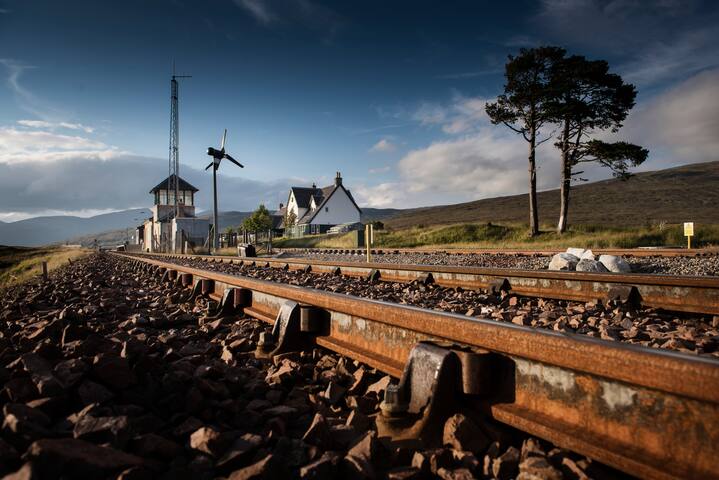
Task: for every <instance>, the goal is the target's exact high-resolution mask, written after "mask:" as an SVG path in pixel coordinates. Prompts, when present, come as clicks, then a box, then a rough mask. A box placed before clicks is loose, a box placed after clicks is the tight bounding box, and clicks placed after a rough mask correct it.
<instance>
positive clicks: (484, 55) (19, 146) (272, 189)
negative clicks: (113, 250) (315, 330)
mask: <svg viewBox="0 0 719 480" xmlns="http://www.w3.org/2000/svg"><path fill="white" fill-rule="evenodd" d="M539 45H557V46H561V47H564V48H566V49H567V50H568V52H569V53H570V54H580V55H585V56H586V57H587V58H590V59H603V60H607V61H608V62H609V64H610V67H611V70H612V71H613V72H615V73H618V74H620V75H621V76H622V77H623V78H624V79H625V81H627V82H631V83H633V84H634V85H635V86H636V87H637V90H638V92H639V94H638V97H637V104H636V106H635V108H634V109H633V110H632V112H631V114H630V116H629V118H628V119H627V121H626V122H625V126H624V127H623V128H622V130H621V131H620V132H618V134H617V135H616V139H622V140H627V141H631V142H634V143H638V144H640V145H642V146H644V147H646V148H648V149H649V150H650V156H649V159H648V160H647V161H646V162H645V164H644V165H643V166H641V167H640V168H639V169H638V170H656V169H660V168H668V167H671V166H676V165H682V164H687V163H694V162H704V161H714V160H719V157H718V156H717V153H716V152H717V151H719V135H718V134H717V132H719V91H718V90H719V2H715V1H707V2H702V1H692V0H685V1H680V0H645V1H641V0H542V1H526V2H489V1H486V2H482V1H466V2H462V1H436V2H429V1H423V0H414V1H406V2H405V1H399V0H398V1H392V2H388V1H374V0H366V1H362V2H357V1H347V2H339V1H335V2H321V1H319V0H268V1H262V0H206V1H190V0H155V1H152V2H147V1H146V0H126V1H123V2H109V1H97V0H87V1H79V0H67V1H63V2H57V1H53V0H0V221H16V220H21V219H24V218H28V217H32V216H39V215H48V214H56V215H80V216H89V215H93V214H97V213H104V212H109V211H115V210H123V209H127V208H136V207H147V206H149V204H151V201H152V198H151V196H150V195H149V194H148V192H149V190H150V189H151V188H152V187H153V186H154V185H156V184H157V183H159V182H160V181H161V180H163V179H164V178H165V177H166V176H167V170H168V145H169V124H170V77H171V75H172V72H173V62H174V65H175V69H176V72H177V73H178V74H186V75H191V76H192V77H191V78H187V79H181V80H180V161H181V167H180V175H181V176H182V177H183V178H185V179H186V180H188V181H189V182H190V183H192V184H194V185H195V186H196V187H197V188H199V189H200V192H199V194H198V197H197V203H198V207H199V208H200V209H207V208H209V206H210V198H211V193H212V190H211V185H212V183H211V182H212V179H211V174H210V172H209V171H207V172H206V171H204V167H205V166H206V165H207V163H208V162H209V157H207V155H206V153H205V151H206V148H207V147H208V146H215V147H216V146H218V144H219V142H220V136H221V134H222V131H223V129H225V128H226V129H227V130H228V134H227V151H228V152H229V153H230V154H231V155H233V157H235V158H236V159H238V160H239V161H240V162H241V163H243V164H244V165H245V167H246V168H244V169H242V170H240V169H239V168H237V167H235V166H234V165H232V164H230V163H223V165H222V166H221V169H220V173H221V175H220V177H219V179H218V183H219V192H220V193H219V196H220V209H221V210H251V209H254V208H255V207H256V206H257V205H258V204H259V203H265V204H266V205H268V207H269V208H271V209H274V208H277V206H278V204H279V202H286V199H287V193H288V191H287V189H288V187H289V186H290V185H300V186H301V185H309V184H311V183H312V182H316V183H317V184H318V185H320V186H323V185H327V184H330V183H331V182H332V179H333V178H334V176H335V172H336V171H340V172H341V173H342V176H343V178H344V184H345V185H346V186H347V187H348V188H349V189H351V191H352V193H353V195H354V196H355V198H356V199H357V201H358V203H359V204H360V206H363V207H378V208H390V207H392V208H407V207H416V206H425V205H437V204H449V203H457V202H462V201H470V200H475V199H479V198H486V197H494V196H501V195H512V194H517V193H524V192H526V191H527V184H528V181H527V160H526V156H527V152H526V150H527V145H526V142H524V141H523V140H522V139H521V138H519V137H518V136H517V135H516V134H514V133H513V132H511V131H510V130H509V129H507V128H505V127H502V126H494V125H491V123H490V122H489V121H488V119H487V116H486V114H485V112H484V105H485V103H486V102H487V101H492V100H493V99H494V98H496V96H497V95H498V94H500V93H501V91H502V88H503V84H504V78H503V71H504V64H505V62H506V59H507V56H508V55H510V54H516V53H518V51H519V49H520V48H523V47H533V46H539ZM551 133H552V131H551V129H550V130H547V131H545V132H544V134H545V135H550V134H551ZM538 155H539V173H538V183H539V187H540V189H551V188H556V187H557V186H558V184H559V175H560V172H559V159H558V157H559V155H558V152H557V150H556V148H554V147H553V146H552V142H551V141H550V142H545V143H544V144H543V145H542V146H541V147H540V149H539V154H538ZM609 176H611V174H610V172H608V171H606V170H605V169H602V168H600V167H598V166H597V167H590V168H588V169H587V171H586V173H585V175H584V177H588V178H590V179H592V180H596V179H601V178H607V177H609Z"/></svg>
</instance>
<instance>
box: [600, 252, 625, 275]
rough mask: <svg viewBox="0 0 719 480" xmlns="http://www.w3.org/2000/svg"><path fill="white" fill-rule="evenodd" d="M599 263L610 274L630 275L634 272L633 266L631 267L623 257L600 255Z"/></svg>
mask: <svg viewBox="0 0 719 480" xmlns="http://www.w3.org/2000/svg"><path fill="white" fill-rule="evenodd" d="M599 261H600V262H601V263H602V265H604V266H605V267H606V268H607V270H609V271H610V272H614V273H630V272H631V271H632V266H631V265H629V262H627V261H626V260H624V259H623V258H622V257H617V256H616V255H600V256H599Z"/></svg>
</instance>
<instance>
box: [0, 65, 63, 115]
mask: <svg viewBox="0 0 719 480" xmlns="http://www.w3.org/2000/svg"><path fill="white" fill-rule="evenodd" d="M0 65H3V66H4V67H5V69H6V70H7V72H8V76H7V79H6V84H7V86H8V87H9V88H10V91H11V92H12V93H13V95H14V97H15V101H16V102H17V104H18V106H19V107H20V108H22V109H23V110H25V111H26V112H28V113H31V114H33V115H34V116H36V117H39V118H41V119H43V120H46V121H53V120H57V119H59V118H63V117H64V114H62V113H61V112H60V111H59V110H57V109H56V108H54V107H52V106H51V105H49V103H48V102H46V101H43V100H41V99H40V98H39V97H37V96H36V95H35V94H34V93H32V92H31V91H30V90H28V89H27V88H25V87H24V86H23V85H22V83H21V82H20V79H21V78H22V76H23V74H24V73H25V72H27V71H28V70H33V69H35V68H37V67H35V66H33V65H28V64H25V63H22V62H19V61H17V60H13V59H10V58H0Z"/></svg>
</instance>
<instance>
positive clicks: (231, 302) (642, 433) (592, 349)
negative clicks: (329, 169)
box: [116, 254, 719, 478]
mask: <svg viewBox="0 0 719 480" xmlns="http://www.w3.org/2000/svg"><path fill="white" fill-rule="evenodd" d="M116 255H119V256H121V257H122V258H126V259H127V260H128V261H130V262H133V266H134V268H136V269H138V270H145V271H152V272H154V273H155V274H157V275H161V276H162V278H163V280H164V281H167V282H173V283H175V284H177V285H178V286H184V287H186V288H187V289H188V291H189V289H192V292H193V295H195V296H200V295H204V296H209V297H211V298H214V299H215V300H217V301H218V302H219V304H220V309H221V310H222V311H223V312H225V313H230V312H232V313H240V314H244V315H248V316H251V317H254V318H257V319H259V320H263V321H266V322H268V323H270V324H273V335H272V336H271V337H270V338H268V339H266V342H265V350H266V353H267V354H268V355H276V354H279V353H282V352H286V351H291V350H297V349H302V348H309V347H311V346H312V345H319V346H322V347H325V348H328V349H330V350H333V351H335V352H338V353H341V354H342V355H346V356H349V357H351V358H354V359H356V360H359V361H362V362H365V363H367V364H369V365H371V366H373V367H375V368H377V369H379V370H381V371H383V372H386V373H388V374H390V375H392V376H394V377H396V378H399V379H400V381H399V384H398V386H397V387H392V388H389V387H388V389H387V390H388V392H387V393H386V395H385V402H384V403H383V415H381V416H380V417H378V419H377V424H378V430H379V432H380V434H382V435H385V436H389V437H391V438H394V439H395V440H397V441H403V440H409V439H413V438H425V437H426V438H431V437H432V436H433V435H436V430H437V428H438V425H442V422H443V420H444V419H446V418H447V416H448V415H449V414H451V412H454V411H457V410H467V411H471V412H474V414H475V415H479V416H483V417H485V418H490V419H492V420H496V421H499V422H501V423H503V424H506V425H509V426H512V427H515V428H517V429H519V430H522V431H525V432H528V433H530V434H532V435H536V436H538V437H541V438H544V439H546V440H549V441H551V442H553V443H555V444H557V445H559V446H562V447H564V448H568V449H571V450H574V451H576V452H579V453H581V454H584V455H587V456H589V457H591V458H594V459H597V460H599V461H601V462H603V463H606V464H608V465H611V466H613V467H616V468H618V469H620V470H622V471H624V472H627V473H630V474H633V475H637V476H640V477H646V478H719V474H718V473H717V469H716V468H715V462H716V458H717V454H719V362H717V361H715V360H710V359H706V358H697V357H689V356H686V355H681V354H676V353H673V352H667V351H657V350H652V349H647V348H641V347H637V346H634V345H626V344H618V343H613V342H606V341H601V340H597V339H593V338H588V337H586V336H579V335H567V334H562V333H557V332H552V331H543V330H536V329H531V328H527V327H521V326H517V325H513V324H506V323H499V322H494V321H490V320H484V319H477V318H468V317H466V316H462V315H456V314H451V313H445V312H438V311H433V310H427V309H419V308H415V307H411V306H406V305H399V304H392V303H387V302H381V301H376V300H367V299H363V298H358V297H352V296H347V295H340V294H335V293H331V292H324V291H318V290H315V289H309V288H302V287H297V286H292V285H284V284H279V283H273V282H267V281H262V280H257V279H252V278H247V277H242V276H236V275H227V274H223V273H218V272H213V271H208V270H207V269H200V268H192V267H187V266H182V265H178V264H176V263H171V262H169V261H163V260H172V258H165V259H163V258H162V257H154V258H153V257H150V256H132V257H129V256H127V255H122V254H116ZM214 260H215V261H217V259H214ZM208 261H209V260H208ZM225 261H226V260H225ZM235 261H237V260H235ZM258 262H261V263H265V262H266V261H265V260H264V259H263V260H258ZM268 263H269V264H270V265H271V264H272V263H273V262H268ZM279 264H286V265H287V266H286V268H304V269H307V267H308V265H309V266H310V268H311V269H312V270H313V271H315V270H320V269H321V268H325V267H326V268H335V269H336V268H337V267H339V268H340V269H341V271H342V273H343V274H356V275H366V274H367V273H368V272H367V269H368V268H369V269H370V270H375V271H378V269H377V268H372V267H373V266H372V265H365V266H363V267H358V266H356V265H355V266H353V265H324V264H317V263H312V264H310V263H307V262H289V261H287V260H281V261H279ZM279 264H278V266H282V268H285V266H284V265H279ZM374 267H377V266H374ZM381 268H384V269H385V271H384V272H383V271H382V270H379V274H380V275H381V277H382V278H391V274H392V272H394V273H395V274H396V275H397V279H401V280H404V281H407V280H410V279H409V278H407V277H406V275H415V276H419V275H425V277H424V278H425V280H426V278H427V277H426V274H428V273H431V274H432V275H433V276H434V273H435V272H433V271H427V270H426V269H424V268H420V267H416V268H412V269H405V270H402V271H401V272H400V271H397V270H398V269H394V270H393V269H391V268H388V266H387V265H382V266H381ZM477 270H481V269H477ZM335 271H336V270H335ZM404 272H413V273H410V274H405V273H404ZM445 273H447V272H445ZM495 273H496V272H495ZM504 273H506V272H504ZM536 273H537V272H517V273H516V275H517V277H510V278H507V277H506V276H499V277H498V276H496V275H494V276H493V275H492V272H489V273H488V272H479V271H475V272H472V273H467V272H458V271H453V272H451V274H448V275H447V276H446V277H445V278H444V280H442V276H439V278H435V281H447V282H457V281H462V282H474V283H472V284H473V285H475V286H483V287H486V286H491V285H495V286H497V287H498V288H501V287H502V285H499V284H497V283H496V280H497V279H500V280H502V279H503V280H507V281H509V283H510V285H511V288H512V291H516V290H515V289H516V288H518V287H519V288H525V289H527V290H525V291H527V292H535V293H536V291H537V290H536V287H535V290H531V289H529V287H527V286H526V283H523V282H522V281H520V279H527V278H528V279H530V280H527V281H526V282H528V283H529V285H530V286H531V285H540V286H541V285H544V288H548V287H547V286H546V285H547V283H545V282H547V281H548V282H549V284H551V282H552V280H554V281H555V285H560V284H564V285H566V286H567V287H569V286H570V285H573V283H572V282H579V281H586V282H590V283H597V284H603V285H605V287H602V288H601V289H600V290H599V291H604V290H606V285H607V284H609V283H612V282H614V283H617V278H618V277H616V276H612V275H601V276H595V275H592V277H601V278H583V279H581V280H576V274H572V275H571V276H567V275H568V274H566V273H552V275H551V276H550V277H549V279H542V278H541V277H538V276H536V275H534V276H533V275H530V274H536ZM375 275H376V274H375ZM464 275H469V277H465V276H464ZM581 277H584V275H581ZM631 277H637V278H633V281H632V285H631V287H633V288H636V289H637V290H639V287H638V285H648V286H651V287H652V288H653V289H660V290H661V291H665V292H666V291H671V290H672V289H674V290H675V291H677V292H678V291H681V292H682V293H675V294H672V296H673V298H674V299H675V300H673V302H675V303H674V305H680V306H681V303H680V302H679V300H681V297H682V296H683V297H685V298H692V294H691V293H690V292H692V289H699V290H701V289H705V290H706V289H707V288H709V287H708V286H707V285H706V284H703V282H699V279H688V278H687V279H683V282H684V283H683V285H670V284H666V283H664V284H660V285H659V286H657V285H651V283H649V279H646V278H643V277H647V276H638V275H635V276H631ZM490 278H491V281H490ZM612 278H613V279H612ZM415 279H417V278H415ZM624 280H626V278H625V277H622V281H621V282H620V283H618V284H619V285H627V284H626V282H625V281H624ZM674 280H676V279H674ZM642 281H643V282H644V283H642ZM634 283H636V284H637V285H635V284H634ZM670 283H671V282H670ZM515 285H516V287H515ZM648 286H645V287H643V288H644V289H643V290H641V291H642V292H646V293H645V295H647V294H648V293H649V292H650V290H652V288H649V287H648ZM505 287H506V286H505ZM712 288H714V291H715V292H714V293H715V294H716V284H714V285H713V287H712ZM578 291H580V292H582V293H581V294H582V295H586V293H585V292H586V291H584V290H581V289H579V290H578ZM596 291H597V290H592V292H593V295H596V293H594V292H596ZM630 291H633V290H631V289H630ZM625 293H626V292H625ZM646 298H647V297H645V296H644V295H643V296H642V300H643V301H646ZM648 298H657V297H656V296H655V297H652V296H648ZM713 298H714V301H716V297H713ZM705 301H706V299H705ZM697 305H698V306H699V308H704V307H702V305H701V304H700V302H699V303H697ZM714 305H716V303H715V304H714ZM692 308H694V307H692Z"/></svg>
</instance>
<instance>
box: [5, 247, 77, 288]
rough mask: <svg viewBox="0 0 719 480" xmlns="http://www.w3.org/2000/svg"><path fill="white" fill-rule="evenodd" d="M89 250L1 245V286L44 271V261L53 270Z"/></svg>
mask: <svg viewBox="0 0 719 480" xmlns="http://www.w3.org/2000/svg"><path fill="white" fill-rule="evenodd" d="M88 253H90V251H89V250H85V249H75V248H64V247H47V248H27V247H6V246H3V245H0V288H2V287H6V286H9V285H13V284H15V283H20V282H24V281H26V280H29V279H30V278H32V277H37V276H39V275H40V274H41V273H42V262H43V261H45V262H47V264H48V270H49V271H52V270H54V269H55V268H57V267H59V266H60V265H62V264H64V263H67V261H68V260H74V259H76V258H80V257H83V256H85V255H87V254H88Z"/></svg>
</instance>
